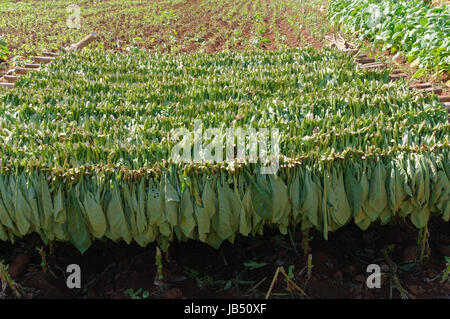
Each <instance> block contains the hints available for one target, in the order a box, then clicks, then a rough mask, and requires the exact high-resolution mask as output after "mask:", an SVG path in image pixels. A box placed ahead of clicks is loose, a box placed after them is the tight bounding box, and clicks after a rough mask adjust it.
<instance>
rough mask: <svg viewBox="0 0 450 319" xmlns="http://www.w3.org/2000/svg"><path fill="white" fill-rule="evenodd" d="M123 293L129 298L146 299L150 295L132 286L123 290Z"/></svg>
mask: <svg viewBox="0 0 450 319" xmlns="http://www.w3.org/2000/svg"><path fill="white" fill-rule="evenodd" d="M124 293H125V295H127V296H129V297H130V299H147V298H148V297H149V296H150V293H149V292H148V291H146V290H145V291H142V288H139V289H137V290H134V289H133V288H129V289H127V290H125V292H124Z"/></svg>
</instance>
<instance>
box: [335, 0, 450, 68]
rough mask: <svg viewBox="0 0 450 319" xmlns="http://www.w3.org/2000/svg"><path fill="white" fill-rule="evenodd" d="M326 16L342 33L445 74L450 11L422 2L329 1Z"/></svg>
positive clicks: (449, 47) (448, 59)
mask: <svg viewBox="0 0 450 319" xmlns="http://www.w3.org/2000/svg"><path fill="white" fill-rule="evenodd" d="M328 17H329V18H330V20H331V21H332V22H333V23H334V24H335V25H337V26H340V27H341V29H342V30H344V31H347V32H348V33H350V34H358V37H359V39H361V40H363V39H368V40H372V41H374V43H375V44H379V45H380V46H381V47H382V50H383V51H384V50H390V51H391V52H392V53H396V52H401V53H403V54H404V55H405V56H406V57H407V59H408V62H412V63H413V65H414V66H419V67H420V69H430V70H444V71H446V72H448V71H449V64H450V9H449V7H448V6H446V5H441V6H429V5H427V4H426V3H425V2H424V1H421V0H414V1H393V0H383V1H378V0H370V1H367V0H333V1H331V3H330V6H329V8H328Z"/></svg>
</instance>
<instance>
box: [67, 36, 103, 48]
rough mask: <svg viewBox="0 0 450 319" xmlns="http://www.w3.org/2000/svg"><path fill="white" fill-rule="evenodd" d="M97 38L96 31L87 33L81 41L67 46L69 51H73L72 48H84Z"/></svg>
mask: <svg viewBox="0 0 450 319" xmlns="http://www.w3.org/2000/svg"><path fill="white" fill-rule="evenodd" d="M98 38H99V35H98V33H96V32H93V33H91V34H89V35H87V36H86V37H85V38H84V39H82V40H81V41H79V42H77V43H75V44H72V45H71V46H70V47H69V51H73V50H81V49H83V48H85V47H86V46H88V45H89V44H90V43H91V42H93V41H95V40H97V39H98Z"/></svg>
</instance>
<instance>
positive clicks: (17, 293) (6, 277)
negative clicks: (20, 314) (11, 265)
mask: <svg viewBox="0 0 450 319" xmlns="http://www.w3.org/2000/svg"><path fill="white" fill-rule="evenodd" d="M0 270H1V271H0V275H1V278H3V279H4V280H5V281H6V283H7V284H8V286H9V288H11V290H12V291H13V292H14V295H15V296H16V297H17V298H20V297H22V294H21V293H20V291H19V289H18V288H17V284H16V283H15V282H14V280H12V279H11V277H10V276H9V273H8V271H7V270H6V267H5V265H3V264H2V263H0Z"/></svg>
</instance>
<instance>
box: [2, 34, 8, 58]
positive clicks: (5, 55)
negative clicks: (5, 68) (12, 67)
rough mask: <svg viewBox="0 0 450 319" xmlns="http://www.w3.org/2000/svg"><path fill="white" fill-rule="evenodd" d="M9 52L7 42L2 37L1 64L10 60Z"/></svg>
mask: <svg viewBox="0 0 450 319" xmlns="http://www.w3.org/2000/svg"><path fill="white" fill-rule="evenodd" d="M8 54H9V50H8V47H7V45H6V42H5V41H4V40H3V37H2V36H0V62H1V61H2V60H3V61H6V60H7V58H8Z"/></svg>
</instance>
